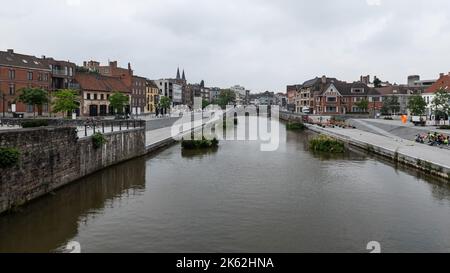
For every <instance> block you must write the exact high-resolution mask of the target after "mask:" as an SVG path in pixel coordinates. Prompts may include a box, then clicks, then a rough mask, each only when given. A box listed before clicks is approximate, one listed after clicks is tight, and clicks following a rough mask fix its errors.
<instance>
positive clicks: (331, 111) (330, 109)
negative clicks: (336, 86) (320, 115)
mask: <svg viewBox="0 0 450 273" xmlns="http://www.w3.org/2000/svg"><path fill="white" fill-rule="evenodd" d="M336 112H337V108H336V107H327V113H336Z"/></svg>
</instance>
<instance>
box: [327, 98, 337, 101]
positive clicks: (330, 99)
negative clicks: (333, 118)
mask: <svg viewBox="0 0 450 273" xmlns="http://www.w3.org/2000/svg"><path fill="white" fill-rule="evenodd" d="M336 101H337V98H336V97H327V102H336Z"/></svg>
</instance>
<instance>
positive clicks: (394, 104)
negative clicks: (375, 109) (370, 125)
mask: <svg viewBox="0 0 450 273" xmlns="http://www.w3.org/2000/svg"><path fill="white" fill-rule="evenodd" d="M398 112H400V103H399V102H398V98H397V97H394V96H390V97H384V98H383V107H382V108H381V113H383V114H384V115H392V114H394V113H398Z"/></svg>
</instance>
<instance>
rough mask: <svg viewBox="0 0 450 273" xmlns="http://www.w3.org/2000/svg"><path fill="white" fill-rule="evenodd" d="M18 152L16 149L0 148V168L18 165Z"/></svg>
mask: <svg viewBox="0 0 450 273" xmlns="http://www.w3.org/2000/svg"><path fill="white" fill-rule="evenodd" d="M19 156H20V152H19V150H17V149H16V148H0V168H8V167H12V166H15V165H17V163H19Z"/></svg>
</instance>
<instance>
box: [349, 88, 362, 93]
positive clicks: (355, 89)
mask: <svg viewBox="0 0 450 273" xmlns="http://www.w3.org/2000/svg"><path fill="white" fill-rule="evenodd" d="M352 93H355V94H361V93H364V88H352Z"/></svg>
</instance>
